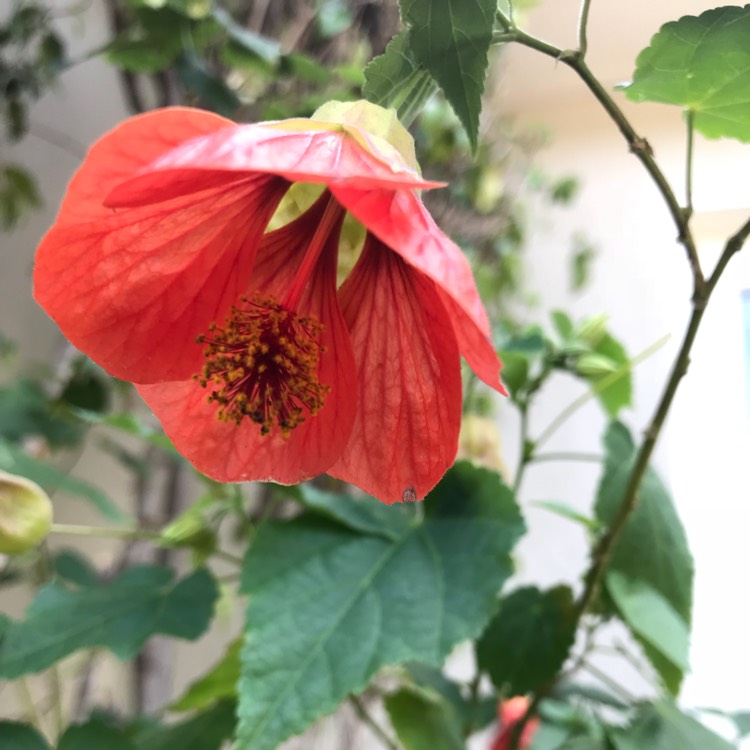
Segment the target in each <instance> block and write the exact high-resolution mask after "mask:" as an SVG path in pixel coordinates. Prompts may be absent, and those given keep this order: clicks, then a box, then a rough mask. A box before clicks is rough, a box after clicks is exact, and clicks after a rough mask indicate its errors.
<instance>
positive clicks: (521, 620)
mask: <svg viewBox="0 0 750 750" xmlns="http://www.w3.org/2000/svg"><path fill="white" fill-rule="evenodd" d="M574 635H575V618H574V617H573V592H572V591H571V590H570V589H569V588H568V587H567V586H557V587H556V588H553V589H550V590H548V591H540V590H539V589H538V588H535V587H527V588H521V589H517V590H516V591H514V592H512V593H511V594H508V595H507V596H505V597H503V599H502V601H501V602H500V609H499V611H498V613H497V614H496V615H495V617H494V618H493V619H492V621H491V622H490V624H489V626H488V627H487V630H485V632H484V633H483V634H482V637H481V638H480V639H479V641H478V642H477V647H476V649H477V662H478V664H479V666H480V667H481V669H482V670H483V671H486V672H487V673H488V674H489V675H490V677H491V678H492V682H493V684H494V685H495V686H496V687H497V688H498V690H507V694H508V695H523V694H525V693H527V692H529V691H531V690H533V689H534V688H537V687H539V685H542V684H543V683H544V682H546V681H547V680H548V679H550V678H552V677H554V676H555V675H556V674H557V672H558V670H559V669H560V667H561V666H562V664H563V662H564V661H565V659H566V658H567V656H568V652H569V651H570V647H571V646H572V645H573V637H574Z"/></svg>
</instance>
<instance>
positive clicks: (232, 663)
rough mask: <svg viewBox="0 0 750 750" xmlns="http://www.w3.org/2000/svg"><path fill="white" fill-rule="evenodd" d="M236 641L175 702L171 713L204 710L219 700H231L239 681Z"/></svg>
mask: <svg viewBox="0 0 750 750" xmlns="http://www.w3.org/2000/svg"><path fill="white" fill-rule="evenodd" d="M241 646H242V642H241V641H239V640H237V641H234V642H233V643H232V644H230V646H229V648H228V649H227V652H226V654H224V658H223V659H222V660H221V661H220V662H219V663H218V664H216V665H215V666H214V667H213V669H211V670H210V671H209V672H208V673H207V674H205V675H203V677H201V678H200V679H198V680H196V681H195V682H194V683H193V684H192V685H190V687H189V688H188V689H187V691H186V692H185V694H184V695H183V696H182V697H181V698H179V699H178V700H177V701H175V702H174V703H173V704H172V705H171V706H170V708H171V709H172V711H192V710H195V709H201V708H206V707H207V706H210V705H212V704H213V703H215V702H216V701H217V700H219V699H220V698H232V697H234V695H235V693H236V690H237V682H238V680H239V679H240V647H241Z"/></svg>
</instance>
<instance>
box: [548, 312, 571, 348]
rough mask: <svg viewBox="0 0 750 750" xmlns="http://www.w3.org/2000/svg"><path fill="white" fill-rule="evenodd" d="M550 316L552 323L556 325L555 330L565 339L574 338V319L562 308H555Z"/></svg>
mask: <svg viewBox="0 0 750 750" xmlns="http://www.w3.org/2000/svg"><path fill="white" fill-rule="evenodd" d="M550 317H551V318H552V325H554V326H555V330H556V331H557V333H558V335H559V336H560V338H561V339H562V340H563V341H568V340H569V339H572V338H573V332H574V326H573V321H572V320H571V319H570V316H569V315H567V313H564V312H563V311H562V310H553V311H552V312H551V313H550Z"/></svg>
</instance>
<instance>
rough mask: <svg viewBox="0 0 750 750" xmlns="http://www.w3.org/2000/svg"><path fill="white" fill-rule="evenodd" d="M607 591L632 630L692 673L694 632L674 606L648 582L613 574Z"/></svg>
mask: <svg viewBox="0 0 750 750" xmlns="http://www.w3.org/2000/svg"><path fill="white" fill-rule="evenodd" d="M606 583H607V591H608V592H609V595H610V596H611V597H612V600H613V601H614V603H615V606H616V607H617V609H618V610H619V611H620V615H621V616H622V618H623V620H625V622H626V623H627V624H628V626H629V627H630V628H631V629H632V630H633V632H635V633H637V634H638V635H639V636H640V637H641V638H643V640H645V641H648V643H650V644H651V645H652V646H653V647H654V648H656V649H658V650H659V651H660V652H661V654H662V655H663V656H666V657H667V659H669V660H670V661H671V662H672V663H673V664H674V665H675V666H676V667H678V668H679V669H681V670H683V671H687V670H688V669H690V663H689V661H688V651H689V648H690V643H689V642H690V632H689V630H688V626H687V625H686V624H685V621H684V620H683V619H682V618H681V617H680V616H679V615H678V614H677V613H676V612H675V611H674V609H673V607H672V605H671V604H670V603H669V602H668V601H667V600H666V599H665V598H664V597H663V596H662V595H661V594H660V593H659V592H658V591H655V590H654V589H653V588H651V586H649V585H648V584H647V583H646V582H644V581H639V580H631V579H628V578H626V577H625V576H624V575H622V573H618V572H617V571H616V570H611V571H609V573H607V578H606Z"/></svg>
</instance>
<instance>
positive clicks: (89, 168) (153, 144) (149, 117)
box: [57, 107, 235, 222]
mask: <svg viewBox="0 0 750 750" xmlns="http://www.w3.org/2000/svg"><path fill="white" fill-rule="evenodd" d="M226 127H235V124H234V123H233V122H232V121H231V120H227V119H225V118H224V117H219V116H218V115H214V114H211V113H210V112H203V111H202V110H200V109H191V108H189V107H169V108H167V109H159V110H156V111H154V112H148V113H146V114H143V115H137V116H136V117H131V118H129V119H128V120H125V122H123V123H122V124H121V125H118V126H117V127H116V128H114V129H113V130H111V131H110V132H109V133H106V134H105V135H104V136H102V137H101V138H100V139H99V140H98V141H97V142H96V143H95V144H94V145H93V146H92V147H91V149H90V150H89V152H88V154H87V155H86V159H85V160H84V162H83V164H82V165H81V168H80V169H79V170H78V171H77V172H76V174H75V175H74V176H73V179H72V180H71V182H70V185H69V186H68V190H67V192H66V194H65V198H64V199H63V202H62V206H61V208H60V213H59V216H58V219H57V221H58V222H75V221H89V220H92V219H97V218H99V217H102V216H104V217H108V216H110V215H111V213H112V212H111V211H110V210H109V209H108V208H105V207H104V206H103V204H102V198H103V196H105V195H107V193H109V191H110V190H111V189H112V188H113V187H114V186H115V185H117V184H118V183H119V182H122V181H123V180H126V179H130V178H131V177H132V176H133V175H134V174H135V173H136V172H137V171H138V170H140V169H142V168H143V167H145V166H146V165H147V164H149V163H150V162H152V161H154V159H156V158H157V157H159V156H161V155H162V154H164V153H166V152H167V151H170V150H171V149H173V148H175V147H176V146H178V145H180V144H181V143H184V142H185V141H188V140H190V139H191V138H195V137H197V136H205V135H208V134H209V133H213V132H215V131H217V130H220V129H222V128H226ZM149 202H151V201H149Z"/></svg>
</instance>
